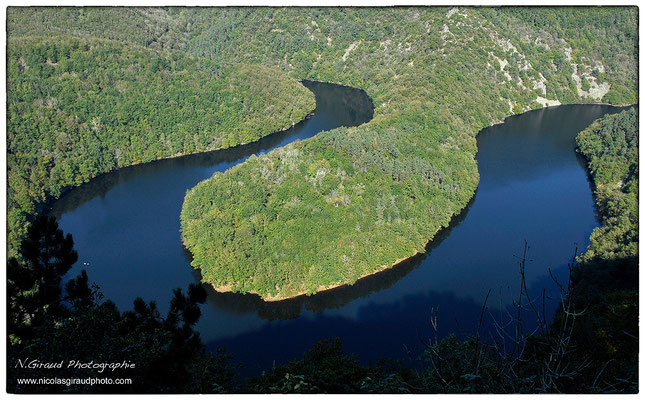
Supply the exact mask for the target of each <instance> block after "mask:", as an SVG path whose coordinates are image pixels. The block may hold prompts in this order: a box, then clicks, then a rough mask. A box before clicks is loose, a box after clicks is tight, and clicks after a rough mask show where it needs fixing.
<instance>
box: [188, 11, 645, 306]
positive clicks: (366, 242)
mask: <svg viewBox="0 0 645 400" xmlns="http://www.w3.org/2000/svg"><path fill="white" fill-rule="evenodd" d="M212 15H213V16H214V17H215V18H218V19H219V20H220V21H222V22H221V23H219V24H217V27H221V26H227V24H228V23H230V24H231V26H234V27H235V32H236V35H237V36H236V37H230V36H228V37H227V38H228V39H227V40H224V41H220V42H219V44H218V46H217V47H214V46H209V43H211V41H210V40H209V38H215V37H216V36H217V35H219V33H220V31H219V29H216V28H212V29H210V30H206V31H205V32H204V33H202V34H201V35H199V36H197V37H196V38H195V39H194V40H193V42H192V45H191V46H190V48H191V50H192V51H193V53H194V54H197V55H199V56H207V57H211V58H214V59H219V58H238V59H242V60H244V61H245V62H260V63H263V64H271V65H276V66H278V67H281V68H283V69H285V70H287V71H289V72H290V73H291V74H292V75H293V76H296V77H299V78H308V79H317V80H323V81H330V82H338V83H342V84H347V85H353V86H357V87H360V88H363V89H364V90H366V92H367V93H368V95H370V97H372V99H373V100H374V104H375V111H374V119H373V120H372V121H371V122H369V123H368V124H364V125H362V126H359V127H355V128H349V129H346V128H340V129H336V130H332V131H328V132H323V133H321V134H318V135H317V136H316V137H314V138H312V139H309V140H307V141H304V142H297V143H293V144H291V145H289V146H286V147H284V148H282V149H278V150H275V151H273V152H271V153H269V154H267V155H262V156H259V157H252V158H251V159H249V160H248V161H247V162H245V163H243V164H241V165H238V166H236V167H234V168H232V169H231V170H229V171H226V172H225V173H217V174H215V175H214V176H213V177H212V178H211V179H209V180H207V181H204V182H201V183H200V184H199V185H197V186H196V187H195V188H194V189H193V190H191V191H190V192H189V193H188V194H187V196H186V199H185V203H184V208H183V211H182V214H181V221H182V235H183V240H184V243H185V245H186V247H187V248H188V249H189V250H190V251H191V252H192V254H193V256H194V259H193V262H192V265H193V266H194V267H196V268H199V269H200V270H201V272H202V275H203V279H204V281H205V282H208V283H211V284H212V285H213V286H214V287H215V288H216V289H217V290H224V291H227V290H231V291H240V292H251V293H257V294H258V295H260V296H261V297H262V298H263V299H265V300H279V299H283V298H287V297H292V296H296V295H300V294H303V293H307V294H312V293H315V292H317V291H320V290H323V289H326V288H331V287H335V286H338V285H343V284H351V283H353V282H355V281H356V280H357V279H359V278H360V277H362V276H365V275H369V274H371V273H374V272H377V271H379V270H382V269H384V268H388V267H391V266H392V265H393V264H395V263H396V262H398V261H400V260H402V259H405V258H407V257H410V256H413V255H414V254H416V253H418V252H423V251H424V249H425V246H426V244H427V242H428V241H429V240H431V239H432V238H433V236H434V235H435V234H436V232H437V231H438V230H439V229H441V228H442V227H445V226H447V225H448V223H449V221H450V218H451V217H452V216H453V215H454V214H456V213H458V212H459V211H460V210H461V209H462V208H463V207H464V206H465V205H466V204H467V202H468V201H469V200H470V198H471V197H472V196H473V194H474V192H475V190H476V187H477V183H478V173H477V166H476V162H475V160H474V156H475V154H476V151H477V148H476V141H475V136H476V134H477V132H478V131H479V130H480V129H482V128H484V127H486V126H489V125H491V124H495V123H497V122H500V121H502V120H503V119H504V118H505V117H506V116H508V115H511V114H514V113H519V112H522V111H525V110H528V109H531V108H538V107H543V106H545V105H557V104H561V103H581V102H604V103H612V104H628V103H633V102H635V101H636V99H637V87H636V64H635V62H634V60H635V59H636V58H635V54H636V53H637V47H636V46H637V45H636V43H637V34H636V31H635V28H634V27H635V18H636V10H635V9H633V8H622V9H619V8H607V9H601V10H600V9H575V11H574V10H573V9H571V8H554V9H540V8H503V9H495V8H478V9H470V8H469V9H457V8H451V9H447V8H445V9H444V8H401V9H388V10H379V9H351V10H348V9H343V10H332V9H307V10H301V9H265V10H250V9H239V10H227V11H225V12H223V11H220V10H217V11H213V13H212ZM239 37H241V38H244V40H240V39H239ZM303 49H306V50H303ZM285 60H287V61H285Z"/></svg>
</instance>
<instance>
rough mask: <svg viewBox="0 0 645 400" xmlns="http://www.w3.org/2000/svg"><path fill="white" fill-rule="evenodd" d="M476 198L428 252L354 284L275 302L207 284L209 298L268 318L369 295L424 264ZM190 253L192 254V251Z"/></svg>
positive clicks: (216, 304)
mask: <svg viewBox="0 0 645 400" xmlns="http://www.w3.org/2000/svg"><path fill="white" fill-rule="evenodd" d="M474 200H475V197H473V198H472V199H471V200H470V202H469V203H468V205H467V206H466V207H465V208H464V210H463V211H462V212H461V213H459V214H458V215H456V216H455V217H453V218H452V220H451V221H450V224H449V225H448V227H446V228H444V229H442V230H441V231H439V232H438V233H437V235H436V236H435V238H434V240H432V241H431V242H429V243H428V244H427V245H426V249H425V253H421V254H417V255H415V256H414V257H411V258H409V259H407V260H405V261H402V262H400V263H398V264H396V265H395V266H393V267H392V268H390V269H386V270H385V271H382V272H379V273H378V274H374V275H369V276H366V277H364V278H361V279H359V280H358V281H356V282H355V283H354V284H353V285H343V286H339V287H337V288H334V289H330V290H326V291H323V292H320V293H318V294H315V295H313V296H307V295H302V296H298V297H295V298H291V299H287V300H282V301H275V302H266V301H263V300H262V299H261V298H260V296H258V295H255V294H238V293H230V292H229V293H220V292H216V291H215V290H213V288H212V287H211V286H210V285H206V289H207V291H208V293H209V295H208V301H209V303H210V304H211V305H213V306H214V307H217V308H220V309H222V310H226V311H230V312H232V313H237V314H248V313H257V315H258V316H259V317H260V318H262V319H267V320H286V319H293V318H297V317H298V316H299V315H300V314H301V313H302V311H303V310H308V311H313V312H315V313H321V312H323V311H325V310H326V309H338V308H342V307H343V306H345V305H346V304H348V303H350V302H352V301H354V300H356V299H359V298H365V297H368V296H369V295H371V294H372V293H375V292H379V291H382V290H385V289H387V288H389V287H391V286H392V285H394V284H395V283H396V282H398V281H399V280H401V279H402V278H404V277H405V276H406V275H408V274H409V273H410V271H412V270H413V269H415V268H417V267H418V266H419V265H421V263H422V261H423V260H424V259H425V258H426V256H427V255H428V254H430V252H431V251H432V249H434V248H436V247H438V246H439V245H440V244H441V243H442V242H443V240H444V239H446V238H447V237H448V236H449V235H450V232H451V231H452V228H453V227H455V226H457V225H458V224H459V223H460V222H461V221H463V220H464V219H465V218H466V215H467V214H468V210H469V209H470V207H471V205H472V204H473V202H474ZM188 255H189V256H190V253H188ZM196 274H197V275H196V276H197V280H198V281H199V280H200V279H199V278H200V277H201V276H200V275H199V273H198V272H197V273H196Z"/></svg>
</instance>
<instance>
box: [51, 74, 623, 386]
mask: <svg viewBox="0 0 645 400" xmlns="http://www.w3.org/2000/svg"><path fill="white" fill-rule="evenodd" d="M303 83H304V84H305V86H307V87H308V88H309V89H310V90H312V91H313V92H314V94H315V95H316V102H317V108H316V111H315V113H314V114H313V116H311V117H310V118H308V119H307V120H305V121H303V122H302V123H300V124H297V125H296V126H294V127H293V128H291V129H289V130H287V131H285V132H280V133H276V134H273V135H270V136H267V137H265V138H263V139H261V140H260V141H259V142H256V143H253V144H249V145H245V146H240V147H236V148H232V149H226V150H221V151H215V152H210V153H204V154H198V155H192V156H185V157H179V158H174V159H168V160H161V161H156V162H152V163H147V164H143V165H138V166H133V167H128V168H123V169H121V170H118V171H114V172H112V173H109V174H105V175H103V176H100V177H98V178H96V179H93V180H92V181H90V182H89V183H87V184H85V185H83V186H81V187H78V188H76V189H74V190H71V191H70V192H68V193H67V194H65V195H64V196H63V197H61V199H59V200H58V201H57V202H56V203H54V204H53V206H52V212H51V213H52V214H53V215H55V216H56V217H57V218H58V219H59V226H60V228H61V229H63V231H64V232H65V233H71V234H72V236H73V237H74V243H75V248H76V250H77V252H78V255H79V259H78V262H77V263H76V264H75V266H74V267H73V269H72V270H71V271H70V272H69V274H68V276H67V279H69V278H71V277H74V276H76V275H77V274H78V273H79V272H80V270H81V269H87V272H88V276H89V278H90V281H93V282H96V283H97V284H98V285H99V287H100V289H101V291H102V292H103V294H104V295H105V297H106V298H108V299H111V300H112V301H114V302H115V303H116V304H117V306H118V307H119V308H120V309H121V310H126V309H130V308H132V301H133V300H134V299H135V298H136V297H142V298H143V299H144V300H146V301H149V300H154V301H156V302H157V304H158V306H159V308H160V310H162V312H165V311H166V310H167V309H168V304H169V301H170V299H171V297H172V290H173V289H174V288H177V287H180V288H186V287H187V286H188V285H189V284H190V283H193V282H195V281H196V280H199V273H198V272H196V271H194V270H193V269H192V268H191V267H190V254H189V253H187V251H186V250H185V249H184V248H183V246H182V243H181V236H180V223H179V214H180V211H181V207H182V204H183V199H184V196H185V194H186V191H187V190H188V189H190V188H192V187H194V186H195V185H196V184H197V183H198V182H199V181H201V180H204V179H207V178H208V177H210V176H211V175H212V174H213V173H214V172H216V171H224V170H226V169H228V168H230V167H232V166H233V165H235V164H238V163H240V162H243V161H244V160H246V159H247V158H248V157H249V156H250V155H252V154H258V153H265V152H268V151H270V150H271V149H274V148H277V147H281V146H284V145H286V144H288V143H290V142H292V141H294V140H304V139H306V138H309V137H311V136H314V135H315V134H316V133H318V132H321V131H324V130H329V129H332V128H335V127H338V126H355V125H360V124H362V123H365V122H367V121H369V120H370V119H371V118H372V112H373V109H372V104H371V101H370V100H369V98H368V97H367V95H366V94H365V93H364V92H362V91H359V90H357V89H353V88H348V87H343V86H338V85H331V84H322V83H316V82H303ZM619 110H620V109H619V108H614V107H610V106H603V105H573V106H559V107H552V108H548V109H542V110H536V111H531V112H528V113H525V114H522V115H518V116H513V117H510V118H507V119H506V121H505V122H504V123H503V124H500V125H496V126H493V127H490V128H486V129H484V130H483V131H481V132H480V133H479V135H478V137H477V143H478V148H479V152H478V155H477V162H478V168H479V172H480V176H481V179H480V183H479V187H478V189H477V193H476V195H475V197H474V198H473V199H472V200H471V201H470V203H469V205H468V206H467V208H466V209H465V210H464V211H463V212H462V213H461V214H459V215H458V216H455V217H454V218H453V221H452V223H451V225H450V226H449V227H448V228H447V229H444V230H443V231H441V232H440V233H439V234H438V235H437V237H436V238H435V240H433V241H432V242H431V243H430V244H429V245H428V247H427V251H426V253H425V254H423V255H419V256H417V257H415V258H413V259H412V260H410V261H408V262H405V263H403V264H401V265H399V266H397V268H394V269H391V270H388V271H385V272H383V273H381V274H377V275H374V276H371V277H368V278H365V279H363V280H360V281H359V282H357V283H356V284H355V285H353V286H349V287H341V288H338V289H334V290H331V291H328V292H324V293H321V294H319V295H315V296H311V297H301V298H296V299H293V300H288V301H284V302H278V303H265V302H262V301H261V300H260V299H259V298H258V297H257V296H253V295H238V294H232V293H227V294H221V293H216V292H214V291H212V290H210V291H209V297H208V301H207V303H206V304H204V305H203V306H202V308H201V309H202V318H201V320H200V321H199V323H198V324H197V327H196V328H197V330H198V331H199V332H200V334H201V337H202V339H203V341H204V342H205V343H206V345H207V347H208V348H210V349H215V348H216V347H219V346H222V347H225V348H226V349H227V350H228V351H230V352H232V353H233V354H234V356H235V358H234V359H235V361H237V362H241V363H242V364H243V365H244V369H243V371H242V375H247V374H252V373H258V372H259V371H261V370H263V369H264V370H266V369H268V368H270V366H271V364H272V363H273V362H274V361H275V362H277V363H281V362H285V361H288V360H290V359H294V358H298V357H301V356H302V354H303V353H304V352H305V351H306V350H307V349H308V348H310V347H311V345H312V344H314V343H315V342H316V341H318V340H320V339H325V338H329V337H335V336H337V337H339V338H341V340H342V341H343V345H344V348H345V350H346V351H347V352H348V353H354V354H356V355H357V357H358V358H359V359H361V360H363V361H373V360H376V359H378V358H379V357H394V358H398V359H409V361H410V362H414V361H413V360H414V358H415V357H416V355H418V353H419V352H420V351H422V349H423V347H422V345H421V341H420V340H419V337H421V338H422V339H428V338H429V337H431V336H433V335H434V332H433V330H432V329H431V324H430V318H431V316H432V315H434V313H436V316H437V323H438V324H437V325H438V333H439V336H440V337H443V336H445V335H446V334H450V333H457V334H466V333H473V332H474V331H475V330H476V329H477V324H478V321H479V317H480V313H481V311H482V304H483V302H484V299H485V298H486V295H487V293H488V292H489V290H490V293H491V294H490V297H489V300H488V303H487V306H488V310H487V311H486V313H485V320H486V322H485V327H486V329H484V331H483V332H484V335H485V336H486V335H494V330H493V329H489V328H490V327H491V326H492V323H493V321H496V322H498V323H503V321H504V320H505V318H506V317H505V315H506V314H505V311H506V310H508V309H509V307H512V302H513V300H514V299H516V298H517V293H518V290H519V282H520V280H519V277H520V276H519V273H518V261H519V258H518V256H521V255H522V251H523V248H524V241H525V240H526V241H527V242H528V244H529V246H530V248H529V251H528V258H529V260H530V261H528V262H527V266H526V271H527V272H526V281H527V286H528V287H529V288H530V292H531V293H532V295H534V296H538V295H541V294H542V293H543V290H545V293H546V294H547V295H548V296H550V297H553V298H557V294H558V293H557V290H556V286H555V284H554V283H553V281H552V279H551V277H550V274H549V268H550V269H551V271H552V273H553V275H554V276H556V277H557V278H559V279H563V278H564V277H565V276H566V270H567V268H566V265H567V262H568V261H569V260H570V259H571V257H572V255H573V252H574V249H575V248H576V247H577V248H578V249H579V251H580V250H583V249H585V248H586V246H587V245H588V243H589V235H590V234H591V232H592V230H593V229H594V228H595V227H596V226H598V221H597V216H596V215H595V208H594V202H593V198H592V192H591V187H590V183H589V181H588V178H587V175H586V170H585V167H584V163H583V161H582V160H581V158H580V157H579V156H578V155H577V154H576V153H575V151H574V148H575V141H574V139H575V136H576V134H577V133H578V132H579V131H581V130H582V129H584V128H585V127H586V126H587V125H588V124H589V123H591V122H592V121H593V120H594V119H596V118H598V117H600V116H602V115H603V114H606V113H613V112H617V111H619ZM555 304H556V301H555V300H548V301H547V302H546V307H545V309H547V314H549V315H552V313H553V310H554V308H555ZM526 318H527V320H526V322H525V325H526V326H530V325H531V320H530V317H529V316H527V317H526ZM488 337H490V336H488Z"/></svg>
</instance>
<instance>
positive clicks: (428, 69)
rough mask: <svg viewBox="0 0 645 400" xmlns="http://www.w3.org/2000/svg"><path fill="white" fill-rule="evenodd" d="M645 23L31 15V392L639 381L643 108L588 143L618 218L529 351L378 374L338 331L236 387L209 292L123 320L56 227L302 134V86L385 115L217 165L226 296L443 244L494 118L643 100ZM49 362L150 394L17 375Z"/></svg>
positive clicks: (200, 258)
mask: <svg viewBox="0 0 645 400" xmlns="http://www.w3.org/2000/svg"><path fill="white" fill-rule="evenodd" d="M637 18H638V9H637V8H636V7H595V8H566V7H563V8H557V7H555V8H542V7H539V8H439V7H431V8H386V9H378V8H237V7H229V8H176V7H162V8H117V7H108V8H101V7H84V8H73V7H30V8H17V7H12V8H9V9H8V11H7V167H8V169H7V174H8V181H7V229H8V231H7V233H8V247H9V257H8V258H9V260H8V265H7V278H8V280H7V306H8V308H7V311H8V312H7V315H8V319H7V333H8V337H7V349H8V358H7V371H8V381H7V387H8V390H9V391H10V392H20V393H25V392H31V391H49V392H85V393H87V392H92V393H96V392H134V393H223V392H252V393H276V392H278V393H293V392H299V393H303V392H306V393H320V392H323V393H339V392H343V393H347V392H362V393H464V392H466V393H473V392H477V393H491V392H495V393H498V392H500V393H506V392H510V393H543V392H576V393H579V392H588V393H600V392H603V393H606V392H614V393H615V392H630V393H635V392H637V391H638V113H637V111H635V110H633V109H632V110H629V111H626V112H623V113H620V114H617V115H612V116H608V117H605V118H603V119H601V120H599V121H597V122H596V123H594V124H593V125H592V126H590V127H589V128H588V129H587V130H585V131H584V132H582V133H581V134H580V135H579V137H578V146H579V149H580V152H581V153H582V154H583V155H584V156H585V158H586V159H587V161H588V165H589V170H590V175H591V179H592V181H593V183H594V196H595V199H596V202H597V205H598V209H599V213H600V216H601V219H602V226H601V227H600V228H598V229H597V230H595V231H594V233H593V235H592V237H591V245H590V246H589V248H588V249H587V251H586V252H585V253H584V254H583V255H582V256H581V257H580V258H579V259H574V260H573V261H572V262H571V264H570V274H571V275H570V279H569V281H568V282H564V283H563V284H562V286H561V287H560V289H561V295H562V303H561V304H560V308H559V310H558V312H557V314H556V318H555V319H554V320H553V321H552V322H550V323H549V322H548V321H545V320H544V321H541V322H540V326H539V331H538V332H537V333H536V334H535V335H530V336H527V337H521V338H520V337H517V336H516V337H515V341H516V343H515V344H516V345H517V348H513V350H512V351H506V349H500V346H499V343H490V342H485V341H484V340H482V339H481V337H479V335H476V336H469V337H464V338H461V337H459V338H458V337H457V336H455V335H452V336H449V337H447V338H446V339H444V340H440V341H437V340H430V341H427V342H424V343H423V346H424V352H423V354H422V355H421V356H420V358H419V360H418V364H416V365H415V366H414V367H410V366H404V365H401V364H400V363H399V362H398V361H393V360H384V361H382V362H380V363H377V364H373V365H364V364H362V363H360V362H359V361H357V360H356V359H355V358H354V357H353V356H351V355H347V354H345V353H344V351H343V349H342V343H340V341H338V340H334V339H330V340H328V341H324V342H321V343H318V344H317V345H315V346H314V347H313V348H312V349H311V350H310V351H308V352H307V353H306V354H304V355H303V358H302V359H299V360H293V361H292V362H290V363H288V364H285V365H275V366H274V367H273V368H271V370H269V371H266V373H263V374H262V375H260V376H256V377H251V378H250V379H248V380H241V379H236V378H235V375H236V367H237V366H236V365H235V364H234V363H233V362H231V360H230V357H231V356H230V355H229V354H227V353H226V352H225V351H224V350H221V351H219V352H217V353H214V354H211V353H209V352H207V351H206V349H205V348H204V345H203V343H202V341H201V338H200V336H199V333H197V332H196V331H195V330H194V329H193V328H194V326H195V324H196V323H197V321H198V320H199V318H200V309H199V306H200V304H202V303H204V302H205V299H206V294H205V291H204V289H203V287H201V286H199V285H191V286H190V287H188V288H187V290H181V289H176V290H175V292H174V298H173V300H172V302H171V304H170V307H169V311H168V313H167V314H166V315H162V314H161V313H160V311H159V310H158V308H157V305H156V304H154V302H151V303H146V302H145V301H144V300H143V299H137V300H136V301H135V303H134V304H133V309H132V310H125V311H123V310H119V309H117V307H116V306H115V305H114V303H112V302H111V301H109V299H104V298H103V295H102V294H101V292H100V289H99V288H98V287H96V286H95V285H92V283H91V282H89V281H88V277H87V274H85V273H84V272H83V273H82V274H81V275H79V276H78V277H75V278H74V279H71V280H70V281H69V282H68V283H67V284H66V285H64V286H63V285H62V284H61V282H62V281H63V277H64V276H65V274H67V273H68V271H69V270H70V268H71V266H72V265H73V264H74V263H75V262H76V261H77V255H76V252H75V251H74V249H73V240H72V238H71V237H70V236H69V235H67V236H65V235H64V234H63V232H61V231H60V230H58V229H57V228H58V227H57V224H56V222H55V221H54V220H53V219H51V218H46V217H38V214H40V213H42V211H43V207H44V205H45V204H46V202H47V201H50V200H52V199H55V198H57V197H59V196H60V195H61V194H62V193H63V192H64V191H65V190H68V189H69V188H71V187H74V186H78V185H80V184H82V183H83V182H87V181H88V180H89V179H91V178H93V177H95V176H97V175H99V174H102V173H105V172H107V171H110V170H113V169H116V168H122V167H126V166H129V165H133V164H137V163H142V162H147V161H152V160H156V159H160V158H166V157H173V156H178V155H182V154H189V153H196V152H202V151H209V150H214V149H219V148H225V147H230V146H235V145H238V144H241V143H248V142H251V141H255V140H257V139H259V138H260V137H262V136H265V135H268V134H270V133H272V132H274V131H277V130H281V129H283V128H285V127H288V126H291V125H292V124H293V123H294V122H297V121H299V120H301V119H302V118H304V117H305V116H306V115H307V114H308V113H309V112H311V111H312V110H313V109H314V107H315V101H314V97H313V95H312V93H311V92H309V91H308V90H307V89H305V88H304V87H303V86H302V85H300V84H299V83H298V82H297V80H299V79H311V80H320V81H328V82H335V83H340V84H344V85H350V86H355V87H359V88H362V89H364V90H365V91H366V92H367V93H368V94H369V96H370V97H371V98H372V99H373V102H374V105H375V112H374V118H373V120H372V121H370V122H369V123H367V124H364V125H362V126H359V127H353V128H339V129H335V130H333V131H328V132H323V133H320V134H318V135H317V136H316V137H314V138H311V139H308V140H306V141H301V142H295V143H292V144H291V145H288V146H286V147H284V148H280V149H277V150H275V151H272V152H270V153H268V154H266V155H262V156H258V157H251V158H250V159H248V160H247V161H246V162H244V163H242V164H240V165H238V166H236V167H234V168H232V169H230V170H228V171H227V172H225V173H216V174H215V175H214V176H213V177H212V178H211V179H208V180H206V181H204V182H202V183H200V184H199V185H197V186H196V187H195V188H194V189H193V190H191V191H189V192H188V193H187V195H186V199H185V203H184V207H183V210H182V213H181V221H182V237H183V240H184V243H185V245H186V246H187V247H188V249H189V250H190V251H191V252H192V254H193V256H194V259H193V266H194V267H195V268H199V269H200V270H201V272H202V275H203V278H204V281H205V282H207V283H209V284H212V285H213V286H215V287H216V288H218V289H220V290H232V291H242V292H254V293H258V294H260V295H261V296H262V297H263V298H265V299H279V298H283V297H290V296H293V295H295V294H299V293H314V292H316V291H319V290H322V289H325V288H328V287H332V286H335V285H338V284H341V283H351V282H354V281H356V280H357V279H358V278H359V277H361V276H364V275H366V274H369V273H372V272H375V271H378V270H380V269H383V268H388V267H390V266H391V265H392V264H393V263H395V262H396V261H397V260H400V259H403V258H406V257H409V256H411V255H413V254H415V253H416V252H422V251H424V247H425V245H426V243H427V242H428V241H429V240H431V239H432V238H433V236H434V235H435V233H436V232H437V230H439V229H441V227H445V226H446V225H448V223H449V221H450V219H451V217H452V216H453V215H454V214H456V213H458V212H459V211H460V210H461V209H462V208H463V207H465V206H466V204H467V203H468V201H469V200H470V199H471V198H472V196H473V194H474V192H475V190H476V188H477V184H478V172H477V165H476V161H475V159H474V156H475V154H476V151H477V147H476V141H475V136H476V134H477V132H478V131H479V130H480V129H482V128H484V127H486V126H489V125H491V124H494V123H498V122H500V121H502V120H503V119H504V118H505V117H506V116H508V115H511V114H515V113H520V112H523V111H526V110H529V109H532V108H538V107H543V106H545V105H554V104H560V103H583V102H602V103H610V104H631V103H635V102H637V100H638V80H637V71H638V68H637V67H638V65H637V60H638V57H637V55H638V28H637V27H638V24H637ZM115 267H116V266H115ZM527 296H528V294H527ZM520 298H521V297H520ZM527 312H531V311H530V310H527ZM35 358H38V359H41V360H43V361H48V360H59V359H65V360H72V359H86V358H90V359H91V358H94V359H96V360H103V359H105V360H127V361H129V362H132V363H134V364H136V369H134V370H116V371H112V372H110V373H109V376H110V377H111V378H124V377H127V378H132V379H133V385H127V386H103V385H96V386H89V385H71V386H65V385H59V386H52V385H49V386H38V385H35V386H34V385H20V384H18V382H17V380H16V378H29V377H43V375H42V370H36V371H33V370H28V369H17V368H15V365H16V362H17V360H19V359H35ZM133 371H134V372H133ZM57 372H58V371H56V370H51V371H47V372H46V377H55V376H56V374H57ZM105 376H108V375H105V374H101V373H99V372H98V371H97V370H95V369H94V370H91V371H90V372H89V373H88V372H86V371H82V370H72V371H71V374H70V375H69V377H73V378H86V377H95V378H100V377H105Z"/></svg>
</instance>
